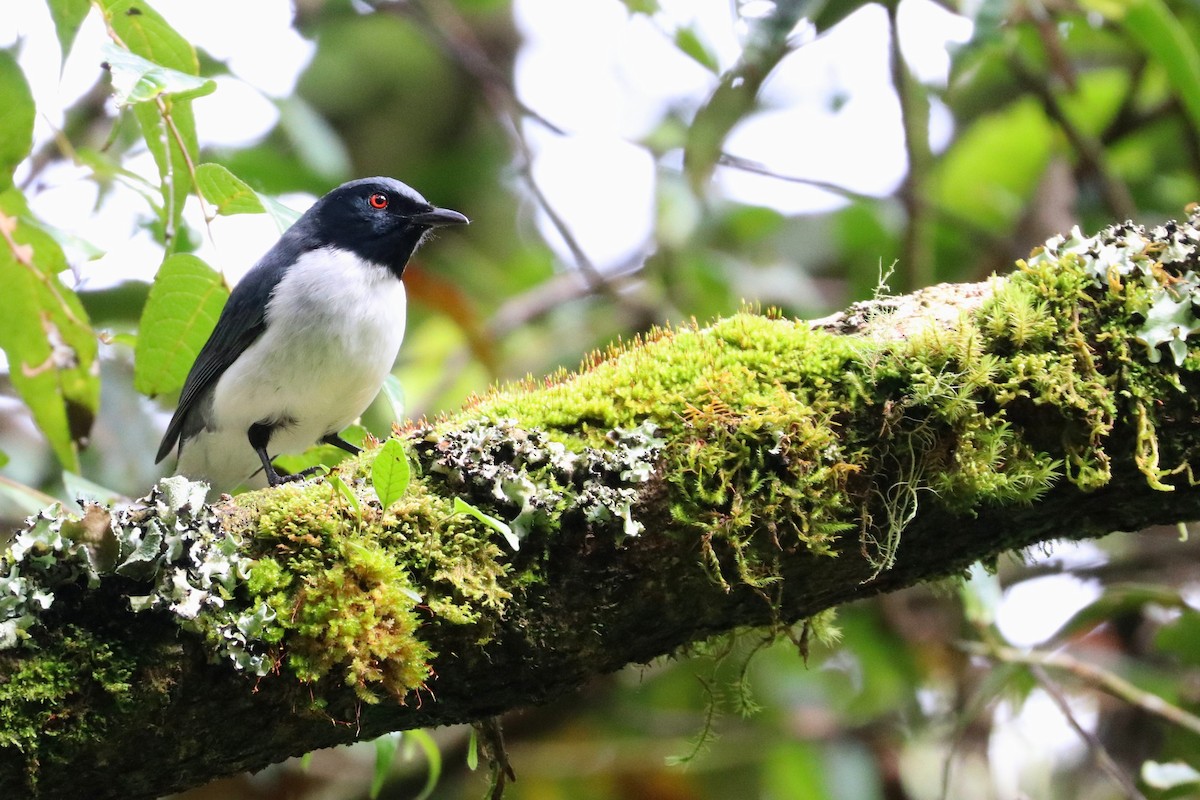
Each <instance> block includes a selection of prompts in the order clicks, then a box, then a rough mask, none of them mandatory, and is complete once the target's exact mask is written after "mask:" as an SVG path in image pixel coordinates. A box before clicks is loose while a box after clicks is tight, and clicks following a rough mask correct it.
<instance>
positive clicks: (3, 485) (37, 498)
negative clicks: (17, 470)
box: [0, 475, 61, 514]
mask: <svg viewBox="0 0 1200 800" xmlns="http://www.w3.org/2000/svg"><path fill="white" fill-rule="evenodd" d="M0 497H4V498H6V499H7V500H8V502H9V503H10V504H11V507H12V510H13V511H14V512H16V513H18V514H36V513H37V512H39V511H41V510H42V509H43V508H48V507H49V506H52V505H54V504H56V503H57V504H59V505H60V506H61V502H60V501H59V499H58V498H57V497H51V496H50V495H48V494H46V493H45V492H41V491H38V490H37V489H34V488H33V487H32V486H26V485H25V484H23V483H18V482H17V481H14V480H13V479H12V478H6V477H4V476H3V475H0Z"/></svg>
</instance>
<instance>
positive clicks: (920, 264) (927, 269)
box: [885, 3, 937, 291]
mask: <svg viewBox="0 0 1200 800" xmlns="http://www.w3.org/2000/svg"><path fill="white" fill-rule="evenodd" d="M885 6H886V8H887V14H888V33H889V36H888V42H889V58H890V64H891V75H892V87H893V88H894V89H895V91H896V97H897V98H898V100H899V102H900V119H901V123H902V125H903V128H904V152H905V155H906V156H907V157H908V171H907V172H906V173H905V176H904V181H903V182H902V183H901V185H900V189H899V191H898V195H899V197H900V202H901V203H902V204H903V205H904V210H905V212H906V215H907V218H908V224H907V225H906V226H905V228H904V240H903V242H902V244H901V249H900V253H901V256H900V264H899V266H898V271H899V273H900V274H901V275H903V276H904V277H905V278H907V280H905V281H903V282H901V284H900V287H899V288H900V289H901V290H902V291H911V290H913V289H916V288H918V287H921V286H929V285H930V284H932V283H933V282H934V280H935V279H936V275H937V272H936V268H937V263H936V260H935V259H934V253H933V244H932V241H931V239H930V237H931V234H932V230H931V228H930V225H929V220H928V214H927V211H928V209H927V208H926V205H927V203H926V186H925V182H926V179H927V178H928V176H929V172H930V169H931V167H932V164H933V153H932V152H931V151H930V149H929V94H928V92H927V91H926V90H925V87H924V86H922V85H921V84H920V82H919V81H918V80H917V79H916V77H915V76H914V75H913V74H912V71H911V70H910V69H909V68H908V64H907V62H905V60H904V54H903V52H901V49H900V28H899V24H898V19H897V14H898V11H899V6H900V4H899V3H887V4H885Z"/></svg>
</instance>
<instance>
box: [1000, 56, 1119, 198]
mask: <svg viewBox="0 0 1200 800" xmlns="http://www.w3.org/2000/svg"><path fill="white" fill-rule="evenodd" d="M1009 64H1010V66H1011V67H1012V71H1013V74H1014V75H1016V77H1017V79H1018V80H1020V81H1021V82H1022V83H1023V84H1024V85H1025V87H1026V88H1028V89H1029V90H1030V91H1031V92H1032V93H1033V94H1034V95H1035V96H1037V98H1038V99H1039V100H1041V102H1042V108H1043V109H1044V110H1045V111H1046V115H1047V116H1048V117H1050V119H1052V120H1054V122H1055V123H1056V124H1057V125H1058V127H1059V129H1060V130H1062V132H1063V135H1064V136H1066V137H1067V141H1068V142H1070V143H1071V146H1072V147H1073V148H1075V152H1077V153H1079V160H1080V163H1081V165H1082V166H1083V167H1084V168H1085V169H1086V170H1087V171H1089V172H1091V173H1092V174H1093V175H1095V176H1096V179H1097V181H1099V184H1100V194H1101V195H1102V196H1103V197H1104V203H1105V205H1107V206H1108V209H1109V211H1111V212H1112V214H1113V216H1115V217H1116V218H1118V219H1133V218H1134V217H1136V216H1137V204H1136V203H1134V202H1133V196H1132V195H1131V194H1130V193H1129V187H1128V186H1126V185H1125V183H1124V181H1122V180H1121V179H1120V178H1118V177H1117V176H1116V175H1114V174H1113V172H1112V170H1111V169H1109V167H1108V156H1107V155H1106V153H1105V151H1104V145H1103V144H1102V143H1101V142H1100V140H1098V139H1097V138H1095V137H1094V136H1091V135H1089V134H1087V133H1085V132H1084V131H1082V130H1080V128H1079V126H1077V125H1076V124H1075V123H1074V121H1073V120H1072V119H1071V118H1070V116H1069V115H1068V114H1067V112H1066V110H1065V109H1064V108H1063V107H1062V103H1060V102H1059V101H1058V95H1056V94H1055V93H1054V91H1053V90H1052V89H1051V88H1050V86H1049V84H1048V83H1047V81H1046V80H1045V78H1044V76H1042V75H1039V74H1037V73H1036V72H1035V71H1034V70H1032V69H1030V68H1029V66H1028V65H1027V64H1026V63H1025V61H1024V59H1022V58H1021V57H1020V56H1018V55H1015V54H1014V55H1013V56H1011V57H1010V58H1009Z"/></svg>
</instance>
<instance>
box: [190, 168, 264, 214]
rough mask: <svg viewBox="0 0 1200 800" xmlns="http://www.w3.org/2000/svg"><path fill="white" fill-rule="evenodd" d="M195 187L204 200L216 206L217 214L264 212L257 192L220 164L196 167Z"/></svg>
mask: <svg viewBox="0 0 1200 800" xmlns="http://www.w3.org/2000/svg"><path fill="white" fill-rule="evenodd" d="M196 188H197V189H199V190H200V194H202V195H204V199H205V200H207V201H208V202H210V203H212V204H213V205H214V206H216V208H217V213H218V214H223V215H225V216H227V217H228V216H233V215H234V214H262V213H265V212H266V208H264V207H263V204H262V201H261V200H259V199H258V194H257V193H256V192H255V191H254V190H253V189H251V188H250V186H249V185H248V184H247V183H246V182H245V181H243V180H242V179H241V178H239V177H238V176H236V175H234V174H233V173H232V172H230V171H229V170H227V169H225V167H222V166H221V165H220V164H201V165H200V166H198V167H196Z"/></svg>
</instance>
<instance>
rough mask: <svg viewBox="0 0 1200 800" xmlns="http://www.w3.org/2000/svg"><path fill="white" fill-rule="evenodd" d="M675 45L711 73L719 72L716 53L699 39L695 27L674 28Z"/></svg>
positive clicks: (717, 73) (718, 73) (719, 66)
mask: <svg viewBox="0 0 1200 800" xmlns="http://www.w3.org/2000/svg"><path fill="white" fill-rule="evenodd" d="M675 46H676V47H678V48H679V49H680V50H681V51H683V53H684V55H686V56H687V57H688V58H690V59H692V60H693V61H695V62H696V63H697V64H699V65H700V66H702V67H704V68H705V69H706V70H708V71H709V72H711V73H712V74H714V75H720V74H721V65H720V63H719V62H718V61H717V56H716V53H714V52H713V51H712V49H711V48H709V46H708V45H706V44H705V43H704V42H702V41H701V40H700V37H699V35H697V33H696V31H695V29H693V28H690V27H687V28H679V29H678V30H676V31H675Z"/></svg>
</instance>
